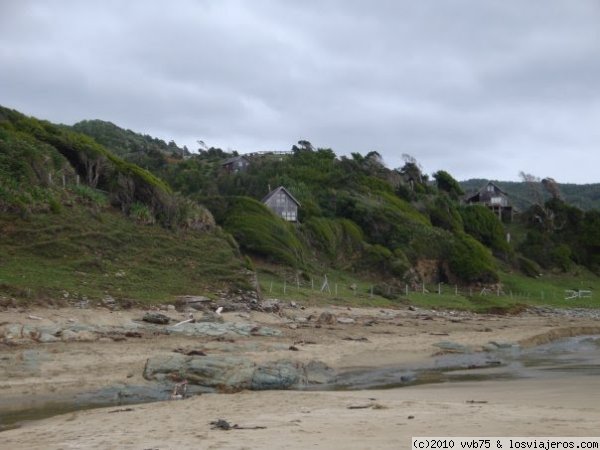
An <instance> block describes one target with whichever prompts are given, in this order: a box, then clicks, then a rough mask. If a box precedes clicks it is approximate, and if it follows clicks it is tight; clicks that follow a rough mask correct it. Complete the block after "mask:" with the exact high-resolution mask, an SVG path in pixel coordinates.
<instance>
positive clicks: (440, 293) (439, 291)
mask: <svg viewBox="0 0 600 450" xmlns="http://www.w3.org/2000/svg"><path fill="white" fill-rule="evenodd" d="M438 295H442V283H438Z"/></svg>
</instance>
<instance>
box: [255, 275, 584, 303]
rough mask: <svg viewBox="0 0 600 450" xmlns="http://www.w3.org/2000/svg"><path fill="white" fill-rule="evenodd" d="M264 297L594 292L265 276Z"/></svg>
mask: <svg viewBox="0 0 600 450" xmlns="http://www.w3.org/2000/svg"><path fill="white" fill-rule="evenodd" d="M260 285H261V289H262V291H263V294H265V295H269V296H277V295H283V296H293V295H294V294H303V295H311V294H312V295H319V296H325V297H328V296H331V297H348V296H354V297H362V298H374V297H384V298H390V299H393V298H401V297H405V298H410V297H411V296H414V295H418V296H455V297H504V298H506V299H530V300H538V301H558V300H579V299H585V300H591V299H593V292H592V291H591V290H581V289H560V288H558V287H550V288H548V289H542V290H537V291H536V290H518V289H516V290H513V289H507V288H506V287H502V286H501V285H497V286H494V287H489V286H487V287H482V286H480V287H475V286H461V285H458V284H454V285H453V284H447V283H401V284H393V285H392V284H387V283H380V284H375V283H374V284H368V283H365V282H358V281H357V282H348V281H347V280H343V281H342V280H336V279H335V278H328V277H327V275H324V276H315V277H310V278H301V277H296V278H295V279H293V278H277V277H266V279H262V280H261V282H260Z"/></svg>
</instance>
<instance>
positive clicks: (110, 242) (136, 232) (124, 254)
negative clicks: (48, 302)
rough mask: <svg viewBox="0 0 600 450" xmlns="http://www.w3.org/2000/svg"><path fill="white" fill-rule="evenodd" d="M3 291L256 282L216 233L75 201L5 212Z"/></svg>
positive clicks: (137, 295)
mask: <svg viewBox="0 0 600 450" xmlns="http://www.w3.org/2000/svg"><path fill="white" fill-rule="evenodd" d="M0 234H1V235H2V236H3V238H2V240H1V241H0V255H2V256H0V297H1V296H8V297H18V298H31V299H44V298H48V299H56V298H63V297H64V293H65V292H68V294H69V298H71V299H72V298H80V299H81V298H83V297H88V298H90V299H99V298H102V297H104V296H106V295H111V296H112V297H114V298H116V299H132V300H142V301H149V302H154V301H167V300H172V299H173V297H174V296H175V295H181V294H207V293H210V292H214V290H215V289H222V288H228V287H231V286H236V285H237V286H239V287H248V285H247V279H246V277H245V276H244V275H243V267H242V262H241V260H240V259H239V258H238V257H237V256H236V254H235V250H234V249H233V248H232V247H231V246H230V245H229V243H228V242H227V240H226V239H225V238H224V237H221V236H219V235H218V234H215V233H207V234H199V233H192V232H190V233H187V234H186V233H175V232H172V231H168V230H165V229H163V228H161V227H159V226H142V225H137V224H135V223H134V222H133V221H131V220H129V219H127V218H125V217H123V216H122V215H121V214H120V213H118V212H115V211H113V210H110V209H107V210H104V211H102V212H95V211H93V210H90V209H88V208H86V207H82V206H80V205H75V206H72V207H70V208H69V207H67V208H64V209H63V210H62V211H61V212H60V213H58V214H52V213H47V214H33V215H31V216H29V218H27V219H22V218H20V217H18V216H15V215H9V214H1V215H0Z"/></svg>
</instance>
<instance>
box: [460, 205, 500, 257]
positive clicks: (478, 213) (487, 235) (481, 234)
mask: <svg viewBox="0 0 600 450" xmlns="http://www.w3.org/2000/svg"><path fill="white" fill-rule="evenodd" d="M460 215H461V217H462V222H463V225H464V230H465V232H466V233H468V234H470V235H471V236H473V237H474V238H475V239H477V240H478V241H479V242H481V243H482V244H483V245H485V246H486V247H489V248H491V249H492V250H495V251H499V252H508V251H510V247H509V245H508V242H506V232H505V230H504V226H503V225H502V222H500V220H499V219H498V217H497V216H496V215H495V214H494V213H493V212H492V211H490V210H489V209H488V208H486V207H485V206H482V205H469V206H464V207H462V208H461V209H460Z"/></svg>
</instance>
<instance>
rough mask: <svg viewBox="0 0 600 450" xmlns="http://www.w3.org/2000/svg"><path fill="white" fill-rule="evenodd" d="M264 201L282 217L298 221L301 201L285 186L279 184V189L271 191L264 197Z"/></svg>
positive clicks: (290, 220)
mask: <svg viewBox="0 0 600 450" xmlns="http://www.w3.org/2000/svg"><path fill="white" fill-rule="evenodd" d="M262 202H263V203H264V204H265V206H267V208H269V209H270V210H271V211H273V212H274V213H275V214H277V215H278V216H279V217H281V218H282V219H284V220H287V221H289V222H297V221H298V207H299V206H300V202H299V201H298V200H296V199H295V198H294V196H293V195H292V194H291V193H290V192H289V191H288V190H287V189H286V188H284V187H283V186H279V187H278V188H277V189H274V190H273V191H271V192H269V193H268V194H267V195H266V196H265V198H263V199H262Z"/></svg>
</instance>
